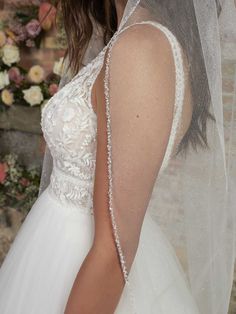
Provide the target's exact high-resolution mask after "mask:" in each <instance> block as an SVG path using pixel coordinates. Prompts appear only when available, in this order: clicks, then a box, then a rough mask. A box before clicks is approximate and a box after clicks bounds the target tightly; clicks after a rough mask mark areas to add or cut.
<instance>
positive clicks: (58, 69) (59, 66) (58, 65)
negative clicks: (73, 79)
mask: <svg viewBox="0 0 236 314" xmlns="http://www.w3.org/2000/svg"><path fill="white" fill-rule="evenodd" d="M63 59H64V58H63V57H62V58H60V60H59V61H56V62H55V63H54V67H53V73H54V74H56V75H59V76H61V75H62V73H63V67H64V64H63Z"/></svg>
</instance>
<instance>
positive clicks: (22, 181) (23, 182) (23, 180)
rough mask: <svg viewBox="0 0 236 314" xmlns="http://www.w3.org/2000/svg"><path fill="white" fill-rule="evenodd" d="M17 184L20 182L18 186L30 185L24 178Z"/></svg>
mask: <svg viewBox="0 0 236 314" xmlns="http://www.w3.org/2000/svg"><path fill="white" fill-rule="evenodd" d="M19 182H20V184H21V185H23V186H25V187H26V186H29V184H30V182H29V180H28V179H26V178H21V179H20V180H19Z"/></svg>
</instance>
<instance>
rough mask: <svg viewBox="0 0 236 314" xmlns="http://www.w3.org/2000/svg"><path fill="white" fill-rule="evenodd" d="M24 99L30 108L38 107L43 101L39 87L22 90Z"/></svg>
mask: <svg viewBox="0 0 236 314" xmlns="http://www.w3.org/2000/svg"><path fill="white" fill-rule="evenodd" d="M23 93H24V99H25V100H26V101H27V103H29V104H30V106H35V105H40V104H41V102H42V101H43V94H42V90H41V88H40V87H39V86H31V87H30V88H29V89H25V90H23Z"/></svg>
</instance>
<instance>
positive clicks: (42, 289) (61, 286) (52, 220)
mask: <svg viewBox="0 0 236 314" xmlns="http://www.w3.org/2000/svg"><path fill="white" fill-rule="evenodd" d="M93 236H94V217H93V215H90V214H87V213H85V212H84V211H83V210H82V209H81V210H80V209H79V208H78V207H75V206H73V205H69V204H68V206H65V205H62V204H61V203H60V202H59V201H58V200H57V198H56V197H55V196H53V195H52V194H51V192H49V189H46V190H45V191H44V192H43V193H42V194H41V196H40V197H39V198H38V199H37V201H36V202H35V203H34V205H33V207H32V209H31V211H30V212H29V214H28V215H27V217H26V219H25V221H24V223H23V224H22V226H21V228H20V230H19V231H18V234H17V236H16V238H15V240H14V242H13V244H12V246H11V248H10V251H9V252H8V254H7V257H6V258H5V261H4V263H3V265H2V267H1V269H0V313H1V314H63V313H64V310H65V306H66V303H67V300H68V297H69V294H70V291H71V288H72V285H73V282H74V280H75V277H76V275H77V273H78V271H79V268H80V266H81V264H82V263H83V260H84V258H85V257H86V255H87V253H88V252H89V250H90V248H91V245H92V241H93ZM150 239H151V241H150ZM94 267H96V265H94ZM184 276H185V275H184V273H183V271H182V269H181V267H180V264H179V262H178V260H177V258H176V256H175V253H174V251H173V249H172V247H171V245H170V244H169V242H168V241H167V239H166V238H165V236H164V235H163V233H162V232H161V230H160V229H159V228H157V224H156V223H155V222H154V221H153V220H152V218H151V216H150V215H149V214H148V213H147V214H146V216H145V220H144V224H143V229H142V234H141V238H140V243H139V248H138V251H137V255H136V257H135V260H134V263H133V266H132V269H131V272H130V282H131V285H132V287H133V289H134V297H135V303H136V311H137V314H154V313H155V314H199V312H198V310H197V307H196V305H195V303H194V300H193V298H192V296H191V294H190V290H189V288H188V285H187V282H186V280H185V277H184ZM129 313H132V310H131V303H130V296H129V293H128V289H127V287H125V288H124V290H123V293H122V296H121V299H120V302H119V304H118V306H117V309H116V311H115V314H129ZM98 314H100V313H98Z"/></svg>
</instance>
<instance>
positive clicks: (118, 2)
mask: <svg viewBox="0 0 236 314" xmlns="http://www.w3.org/2000/svg"><path fill="white" fill-rule="evenodd" d="M126 4H127V0H115V6H116V14H117V21H118V27H119V25H120V22H121V20H122V17H123V14H124V10H125V6H126Z"/></svg>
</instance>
